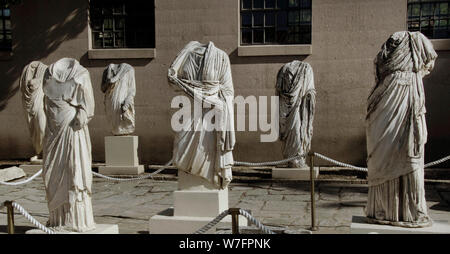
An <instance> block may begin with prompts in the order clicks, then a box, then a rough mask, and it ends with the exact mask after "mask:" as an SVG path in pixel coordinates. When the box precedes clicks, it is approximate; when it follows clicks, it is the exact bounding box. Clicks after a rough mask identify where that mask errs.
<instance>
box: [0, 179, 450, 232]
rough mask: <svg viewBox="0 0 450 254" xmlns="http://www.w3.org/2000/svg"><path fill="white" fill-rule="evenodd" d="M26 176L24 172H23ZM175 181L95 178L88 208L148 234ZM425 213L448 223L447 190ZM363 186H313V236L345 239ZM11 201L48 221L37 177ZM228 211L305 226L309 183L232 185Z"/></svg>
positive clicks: (9, 196) (0, 220)
mask: <svg viewBox="0 0 450 254" xmlns="http://www.w3.org/2000/svg"><path fill="white" fill-rule="evenodd" d="M27 173H28V172H27ZM30 175H31V173H28V176H30ZM176 188H177V182H176V181H161V180H150V179H148V180H143V181H140V182H120V183H117V182H109V181H106V180H103V179H100V178H94V183H93V192H94V194H93V207H94V215H95V220H96V222H97V223H108V224H118V225H119V230H120V233H122V234H142V233H143V234H145V233H148V220H149V218H150V217H151V216H153V215H155V214H157V213H158V212H160V211H162V210H165V209H167V208H169V207H171V206H173V191H174V190H176ZM426 196H427V204H428V207H429V212H430V214H431V217H432V218H433V219H434V220H448V221H450V184H448V183H428V184H426ZM366 199H367V185H363V184H359V185H358V184H348V183H347V184H345V183H343V184H342V183H341V184H339V183H334V184H333V183H327V182H318V183H317V185H316V200H317V201H316V207H317V208H316V209H317V210H316V211H317V217H318V220H319V231H316V232H314V233H319V234H320V233H333V234H340V233H349V232H350V228H349V227H350V223H351V218H352V216H355V215H356V216H363V215H364V210H363V209H364V206H365V202H366ZM4 200H15V201H16V202H18V203H19V204H21V205H22V206H23V207H24V208H25V209H26V210H27V211H29V212H30V213H31V214H32V215H33V216H34V217H35V218H36V219H37V220H38V221H40V222H41V223H43V224H45V221H46V218H47V216H48V209H47V203H46V200H45V190H44V185H43V181H42V178H41V177H38V178H37V179H35V180H34V181H32V182H30V183H28V184H25V185H20V186H4V185H0V202H3V201H4ZM229 206H230V207H240V208H244V209H250V210H251V211H252V214H253V216H255V217H256V218H257V219H259V220H260V221H261V222H262V223H263V224H265V225H270V226H282V227H287V228H288V229H292V230H297V229H308V227H309V226H310V223H311V222H310V218H311V217H310V192H309V182H298V181H295V182H273V181H249V182H248V183H242V182H241V183H239V182H237V183H232V184H231V185H230V191H229ZM6 223H7V222H6V209H2V210H1V211H0V233H6ZM15 224H16V232H17V233H23V232H25V231H26V230H28V229H31V228H33V226H32V224H30V223H29V222H28V221H27V220H26V219H25V218H24V217H23V216H22V215H20V214H16V215H15Z"/></svg>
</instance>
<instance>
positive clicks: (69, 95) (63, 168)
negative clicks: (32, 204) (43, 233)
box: [43, 58, 95, 232]
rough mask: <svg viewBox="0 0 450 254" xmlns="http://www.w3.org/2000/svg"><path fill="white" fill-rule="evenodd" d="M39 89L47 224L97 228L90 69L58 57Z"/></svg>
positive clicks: (70, 228)
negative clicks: (43, 124) (44, 120)
mask: <svg viewBox="0 0 450 254" xmlns="http://www.w3.org/2000/svg"><path fill="white" fill-rule="evenodd" d="M43 90H44V95H45V96H44V102H45V107H44V108H45V115H46V116H47V127H46V130H45V137H44V150H43V178H44V184H45V189H46V194H47V201H48V209H49V213H50V215H49V220H48V222H47V226H49V227H52V228H55V229H56V230H61V231H66V230H67V231H77V232H84V231H88V230H92V229H95V223H94V216H93V212H92V203H91V195H92V189H91V186H92V169H91V161H92V160H91V141H90V136H89V129H88V123H89V121H90V120H91V119H92V117H93V116H94V106H95V103H94V95H93V91H92V85H91V80H90V77H89V72H88V71H87V69H85V68H84V67H83V66H81V65H80V64H79V62H78V61H77V60H75V59H71V58H63V59H60V60H59V61H57V62H56V63H54V64H52V65H50V66H49V68H48V70H47V72H46V74H45V77H44V85H43Z"/></svg>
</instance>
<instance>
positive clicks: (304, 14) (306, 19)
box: [301, 10, 311, 22]
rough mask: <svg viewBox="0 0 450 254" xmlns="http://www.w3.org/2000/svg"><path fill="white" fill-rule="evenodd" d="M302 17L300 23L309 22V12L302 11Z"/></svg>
mask: <svg viewBox="0 0 450 254" xmlns="http://www.w3.org/2000/svg"><path fill="white" fill-rule="evenodd" d="M301 13H302V17H301V21H302V22H311V10H302V11H301Z"/></svg>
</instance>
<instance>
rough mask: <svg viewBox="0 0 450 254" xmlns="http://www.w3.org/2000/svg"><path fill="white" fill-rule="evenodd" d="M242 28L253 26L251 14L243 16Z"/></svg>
mask: <svg viewBox="0 0 450 254" xmlns="http://www.w3.org/2000/svg"><path fill="white" fill-rule="evenodd" d="M242 26H243V27H251V26H252V14H251V13H250V12H248V13H243V14H242Z"/></svg>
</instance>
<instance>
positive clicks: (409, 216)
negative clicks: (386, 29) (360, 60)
mask: <svg viewBox="0 0 450 254" xmlns="http://www.w3.org/2000/svg"><path fill="white" fill-rule="evenodd" d="M436 58H437V54H436V52H435V51H434V49H433V45H432V43H431V42H430V41H429V40H428V39H427V38H426V37H425V36H424V35H423V34H421V33H420V32H397V33H394V34H393V35H392V36H390V38H389V39H388V40H387V41H386V42H385V43H384V44H383V46H382V49H381V51H380V52H379V53H378V55H377V58H376V60H375V67H376V85H375V87H374V88H373V89H372V91H371V93H370V96H369V98H368V101H367V117H366V137H367V153H368V159H367V164H368V181H369V199H368V202H367V206H366V214H367V216H368V217H369V218H370V219H371V221H372V222H376V223H382V224H392V225H397V226H404V227H424V226H430V225H431V223H432V221H431V218H430V217H429V216H428V211H427V206H426V201H425V190H424V173H423V171H424V153H425V151H424V147H425V143H426V141H427V126H426V122H425V113H426V109H425V93H424V87H423V82H422V78H423V77H424V76H426V75H427V74H429V73H430V71H431V70H432V69H433V67H434V61H435V59H436Z"/></svg>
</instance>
